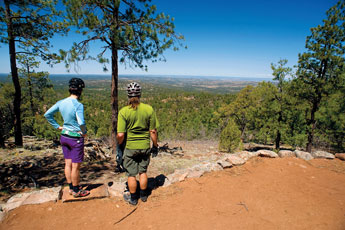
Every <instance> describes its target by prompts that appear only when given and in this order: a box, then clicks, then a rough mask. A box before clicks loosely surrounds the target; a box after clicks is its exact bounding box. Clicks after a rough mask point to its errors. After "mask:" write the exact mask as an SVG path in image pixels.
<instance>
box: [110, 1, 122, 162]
mask: <svg viewBox="0 0 345 230" xmlns="http://www.w3.org/2000/svg"><path fill="white" fill-rule="evenodd" d="M119 7H120V1H118V0H117V2H116V4H115V9H114V11H113V13H114V20H115V21H116V22H118V21H119ZM111 41H112V43H111V124H112V126H111V146H112V149H113V154H114V155H116V147H117V140H116V134H117V116H118V111H119V108H118V78H119V68H118V54H117V50H118V42H119V41H118V35H117V28H116V29H115V31H114V32H113V37H112V38H111Z"/></svg>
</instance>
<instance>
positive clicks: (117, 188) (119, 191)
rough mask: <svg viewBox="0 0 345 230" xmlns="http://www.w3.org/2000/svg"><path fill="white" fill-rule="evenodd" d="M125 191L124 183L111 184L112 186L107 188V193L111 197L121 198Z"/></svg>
mask: <svg viewBox="0 0 345 230" xmlns="http://www.w3.org/2000/svg"><path fill="white" fill-rule="evenodd" d="M125 189H126V183H125V182H113V184H112V185H111V186H109V187H108V192H109V195H110V196H111V197H122V196H123V192H124V191H125Z"/></svg>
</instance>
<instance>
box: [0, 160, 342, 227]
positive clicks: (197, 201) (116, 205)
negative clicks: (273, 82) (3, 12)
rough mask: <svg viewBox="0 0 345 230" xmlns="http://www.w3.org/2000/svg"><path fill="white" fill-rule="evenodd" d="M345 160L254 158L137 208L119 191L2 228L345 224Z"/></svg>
mask: <svg viewBox="0 0 345 230" xmlns="http://www.w3.org/2000/svg"><path fill="white" fill-rule="evenodd" d="M344 191H345V163H344V162H343V161H340V160H338V159H335V160H322V159H314V160H311V161H308V162H307V161H304V160H301V159H297V158H275V159H269V158H253V159H251V160H249V161H248V162H247V163H246V164H245V165H243V166H240V167H233V168H230V169H226V170H223V171H219V172H212V173H207V174H205V175H204V176H202V177H201V178H197V179H195V178H194V179H187V180H185V181H183V182H181V183H177V184H174V185H171V186H169V187H166V188H162V187H161V188H159V189H157V190H154V191H153V193H152V194H151V196H150V197H149V199H148V201H147V202H146V203H143V202H140V203H139V205H138V206H137V207H136V208H134V207H132V206H129V205H128V204H126V203H125V202H124V201H122V200H120V199H115V198H107V199H102V200H91V201H85V202H73V203H62V202H60V201H59V202H57V203H45V204H41V205H26V206H21V207H19V208H17V209H15V210H13V211H11V212H10V213H8V216H7V218H6V219H5V220H4V221H3V222H2V223H1V224H0V229H8V230H9V229H35V230H36V229H103V230H105V229H130V228H134V229H339V230H343V229H345V196H344Z"/></svg>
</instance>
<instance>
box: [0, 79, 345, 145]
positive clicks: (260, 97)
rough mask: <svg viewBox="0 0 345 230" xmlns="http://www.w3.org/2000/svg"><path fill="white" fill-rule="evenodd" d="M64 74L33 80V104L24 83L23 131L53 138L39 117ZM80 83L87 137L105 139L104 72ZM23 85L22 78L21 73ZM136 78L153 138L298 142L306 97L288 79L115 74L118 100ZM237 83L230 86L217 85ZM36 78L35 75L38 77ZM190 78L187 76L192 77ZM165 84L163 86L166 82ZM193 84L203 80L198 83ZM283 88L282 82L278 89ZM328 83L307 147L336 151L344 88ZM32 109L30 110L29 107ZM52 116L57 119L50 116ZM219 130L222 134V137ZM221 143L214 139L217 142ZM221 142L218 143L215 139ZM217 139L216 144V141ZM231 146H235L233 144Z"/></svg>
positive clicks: (6, 105) (57, 94)
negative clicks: (154, 129)
mask: <svg viewBox="0 0 345 230" xmlns="http://www.w3.org/2000/svg"><path fill="white" fill-rule="evenodd" d="M69 78H70V76H68V75H65V76H54V75H53V77H52V80H48V79H47V82H45V84H38V82H36V83H35V84H34V86H35V87H34V88H33V92H34V98H33V107H32V106H31V102H30V96H29V92H28V90H27V89H28V88H27V87H25V88H24V89H25V90H23V92H24V97H23V99H24V103H23V105H22V110H23V114H24V118H23V134H24V135H35V136H38V137H40V138H47V139H57V138H58V137H59V133H58V132H57V131H55V130H54V129H53V128H52V127H51V126H50V125H49V124H48V122H47V121H46V120H45V118H44V117H43V114H44V112H45V111H46V110H47V109H48V108H49V107H50V106H52V105H53V104H54V103H55V102H56V101H58V100H60V99H62V98H64V97H67V96H68V89H67V82H68V79H69ZM4 79H6V78H2V80H3V81H2V82H3V83H2V84H1V88H0V95H1V96H2V97H3V98H2V99H1V108H2V109H1V111H2V113H3V116H1V119H2V120H1V123H2V124H3V127H4V130H7V131H6V132H5V133H4V134H3V137H5V138H8V137H10V136H12V135H13V129H12V126H11V125H10V123H11V122H8V120H9V119H10V118H11V109H10V108H11V100H12V95H13V87H12V85H11V84H10V83H5V81H4ZM84 79H85V82H86V89H85V92H84V94H83V96H82V99H81V101H82V103H83V104H84V105H85V116H86V121H87V128H88V133H89V136H90V137H91V138H109V137H110V132H111V127H110V122H111V106H110V94H109V91H110V80H109V79H107V78H106V77H102V78H99V77H97V76H92V75H90V76H84ZM22 81H23V82H22V83H23V85H24V86H25V84H26V83H25V79H24V78H23V79H22ZM131 81H138V82H139V83H140V84H141V85H142V88H143V95H142V102H144V103H147V104H150V105H152V106H153V108H154V109H155V110H156V113H157V117H158V119H159V122H160V128H159V138H160V140H161V141H164V140H195V139H213V140H219V139H220V138H221V137H222V140H223V142H224V140H225V142H234V144H232V143H227V144H225V146H226V147H225V148H223V149H224V150H227V151H232V150H233V148H237V147H239V146H240V145H239V143H243V142H255V143H262V144H276V141H277V133H278V131H279V135H280V137H279V138H280V139H279V140H278V141H279V143H281V144H283V145H289V146H292V147H304V146H305V145H306V143H307V137H308V136H307V132H306V126H307V120H306V118H307V114H306V108H307V107H306V102H303V101H301V100H300V99H298V97H297V95H296V85H295V81H292V80H291V81H286V82H285V83H284V86H281V85H279V83H278V82H277V81H271V82H269V81H262V82H254V81H250V82H249V83H248V82H243V81H242V82H239V81H233V80H228V81H226V83H225V81H224V80H217V79H213V80H212V81H211V80H209V79H204V80H199V81H198V80H194V81H193V80H192V79H191V78H189V79H187V78H180V79H176V81H175V84H172V81H173V80H172V79H165V78H159V77H156V78H154V77H153V78H146V77H134V76H132V77H123V78H120V83H119V85H120V90H119V107H120V108H121V107H123V106H125V105H126V100H127V97H126V91H125V88H126V85H127V84H128V83H129V82H131ZM231 81H232V82H233V86H236V87H239V88H241V90H240V91H238V90H237V91H234V90H233V87H228V92H225V91H224V87H223V85H224V84H227V85H231ZM40 82H42V80H41V81H40ZM193 82H194V83H193ZM169 84H170V87H169ZM195 85H199V86H200V85H207V86H208V89H206V88H204V89H202V90H201V89H200V88H199V86H195ZM279 86H280V87H283V88H281V89H280V88H279ZM343 89H344V88H342V90H336V91H335V92H334V93H333V94H331V95H330V96H329V97H327V99H326V100H324V101H322V104H321V108H320V112H318V113H317V123H318V126H317V129H316V132H315V136H316V138H315V142H314V145H315V147H324V148H328V149H334V150H344V147H345V146H344V141H343V140H344V135H345V127H344V126H345V115H344V114H345V106H344V100H343V98H344V97H345V92H344V90H343ZM32 108H33V109H34V113H32ZM57 119H58V121H60V122H61V121H62V120H61V118H60V117H59V116H57ZM224 137H225V138H224ZM221 142H222V141H221ZM223 145H224V143H223ZM223 145H221V146H223ZM233 145H235V147H233Z"/></svg>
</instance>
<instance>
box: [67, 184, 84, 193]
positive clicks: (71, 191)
mask: <svg viewBox="0 0 345 230" xmlns="http://www.w3.org/2000/svg"><path fill="white" fill-rule="evenodd" d="M81 189H83V186H81V185H79V190H81ZM69 194H70V195H73V189H70V190H69Z"/></svg>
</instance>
